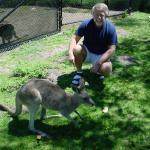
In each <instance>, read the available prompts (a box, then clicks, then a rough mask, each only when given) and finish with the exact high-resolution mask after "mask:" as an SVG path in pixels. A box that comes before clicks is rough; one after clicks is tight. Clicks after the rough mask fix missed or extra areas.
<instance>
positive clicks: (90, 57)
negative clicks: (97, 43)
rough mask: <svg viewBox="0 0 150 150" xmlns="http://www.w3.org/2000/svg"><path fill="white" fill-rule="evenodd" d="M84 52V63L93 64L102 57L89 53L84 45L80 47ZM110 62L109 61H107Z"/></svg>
mask: <svg viewBox="0 0 150 150" xmlns="http://www.w3.org/2000/svg"><path fill="white" fill-rule="evenodd" d="M82 46H83V48H84V50H85V51H86V58H85V62H88V63H92V64H95V63H96V62H97V61H98V60H100V59H101V57H102V55H100V54H94V53H91V52H90V51H89V50H88V49H87V47H86V46H85V45H82ZM109 62H110V60H109Z"/></svg>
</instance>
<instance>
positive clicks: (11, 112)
mask: <svg viewBox="0 0 150 150" xmlns="http://www.w3.org/2000/svg"><path fill="white" fill-rule="evenodd" d="M0 111H7V112H8V114H9V115H10V116H12V117H17V116H18V115H19V114H21V112H22V104H20V103H16V109H15V110H12V109H10V108H9V107H7V106H4V105H3V104H0Z"/></svg>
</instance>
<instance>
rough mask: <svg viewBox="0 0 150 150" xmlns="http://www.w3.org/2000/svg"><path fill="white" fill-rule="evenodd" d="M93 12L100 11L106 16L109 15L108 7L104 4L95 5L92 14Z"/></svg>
mask: <svg viewBox="0 0 150 150" xmlns="http://www.w3.org/2000/svg"><path fill="white" fill-rule="evenodd" d="M95 10H101V11H103V12H104V13H105V15H106V16H108V15H109V9H108V6H107V5H106V4H104V3H97V4H95V5H94V6H93V7H92V14H93V13H94V11H95Z"/></svg>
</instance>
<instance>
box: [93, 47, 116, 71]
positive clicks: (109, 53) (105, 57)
mask: <svg viewBox="0 0 150 150" xmlns="http://www.w3.org/2000/svg"><path fill="white" fill-rule="evenodd" d="M115 50H116V45H110V46H109V48H108V50H107V51H106V52H105V53H104V54H103V55H102V56H101V58H100V60H99V61H97V62H96V63H95V64H94V65H93V67H92V68H91V71H92V72H93V73H97V72H98V70H99V68H100V66H101V65H102V64H103V63H104V62H107V61H108V60H109V59H110V57H111V56H112V55H113V53H114V52H115Z"/></svg>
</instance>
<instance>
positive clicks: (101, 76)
mask: <svg viewBox="0 0 150 150" xmlns="http://www.w3.org/2000/svg"><path fill="white" fill-rule="evenodd" d="M97 75H98V78H99V79H100V80H104V79H105V77H104V76H103V75H102V74H101V73H99V72H98V73H97Z"/></svg>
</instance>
